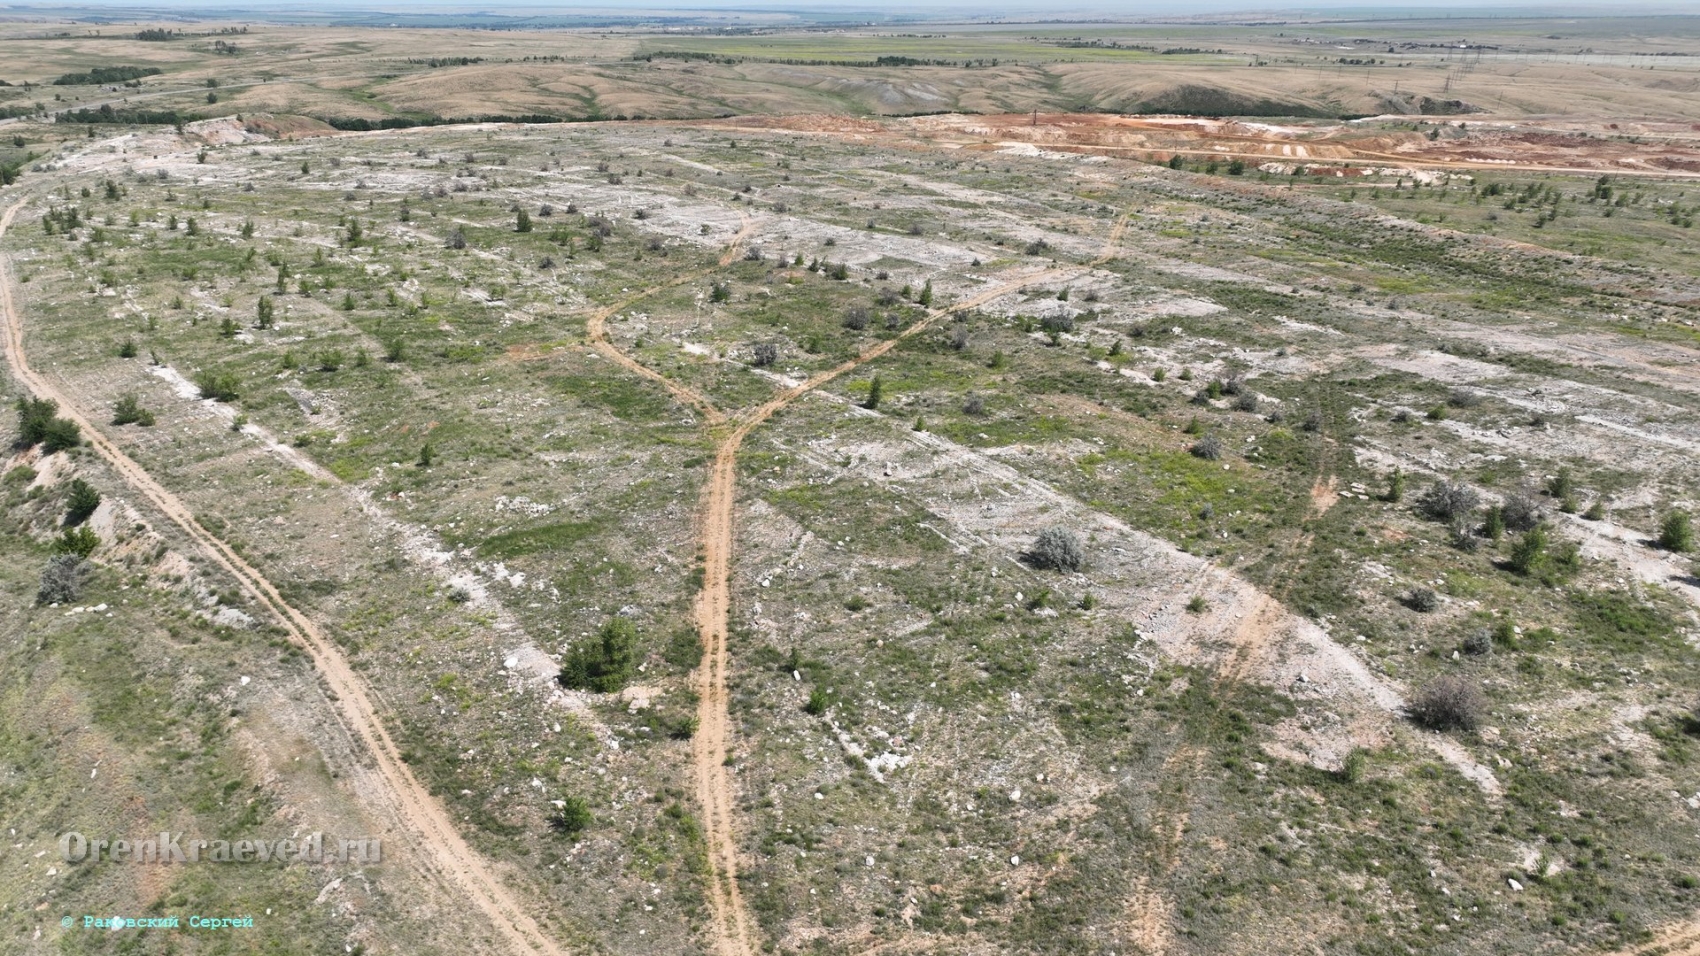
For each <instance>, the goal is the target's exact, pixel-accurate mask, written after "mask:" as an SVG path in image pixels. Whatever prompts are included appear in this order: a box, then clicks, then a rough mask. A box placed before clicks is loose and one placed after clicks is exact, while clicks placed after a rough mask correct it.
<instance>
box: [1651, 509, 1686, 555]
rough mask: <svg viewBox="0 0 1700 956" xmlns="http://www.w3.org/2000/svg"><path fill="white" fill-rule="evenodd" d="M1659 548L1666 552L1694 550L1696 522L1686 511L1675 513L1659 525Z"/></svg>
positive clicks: (1666, 517) (1666, 516)
mask: <svg viewBox="0 0 1700 956" xmlns="http://www.w3.org/2000/svg"><path fill="white" fill-rule="evenodd" d="M1659 547H1661V548H1664V549H1665V550H1666V551H1679V552H1680V551H1692V550H1694V520H1693V518H1691V517H1689V514H1688V512H1686V511H1673V512H1671V513H1670V514H1668V515H1665V520H1664V521H1663V522H1661V523H1660V524H1659Z"/></svg>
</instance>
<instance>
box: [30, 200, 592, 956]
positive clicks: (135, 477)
mask: <svg viewBox="0 0 1700 956" xmlns="http://www.w3.org/2000/svg"><path fill="white" fill-rule="evenodd" d="M28 201H29V200H28V199H21V200H19V201H18V202H15V203H13V204H12V205H11V206H10V207H8V208H7V210H6V212H5V214H4V216H3V217H0V236H3V235H4V234H5V231H6V229H7V228H8V227H9V226H10V225H11V222H12V219H13V217H14V216H15V215H16V214H17V212H18V210H19V209H21V208H22V207H23V206H24V205H25V204H26V203H27V202H28ZM0 336H3V341H4V345H5V350H6V360H7V364H8V367H9V369H10V371H11V374H12V376H13V378H15V379H16V380H17V381H18V383H19V384H20V385H22V386H24V387H25V388H27V389H28V390H29V391H30V392H31V393H33V394H34V395H36V396H37V397H38V398H45V399H50V400H52V401H54V402H57V403H58V405H59V413H60V414H61V415H62V416H63V417H65V418H68V419H70V420H71V421H73V422H75V423H76V424H77V425H78V427H79V428H81V430H82V433H83V434H84V435H85V436H86V438H87V441H88V443H89V445H90V446H91V447H92V448H93V449H94V450H95V452H96V453H97V454H99V455H100V456H101V458H103V459H105V460H106V462H107V463H108V464H109V465H110V466H111V467H112V469H113V471H114V472H115V473H116V474H118V475H119V476H121V477H122V478H123V479H124V481H125V482H126V483H127V484H129V485H130V486H131V487H132V488H134V489H135V490H136V491H137V492H138V493H139V494H140V495H141V496H142V497H144V498H145V499H147V501H148V502H149V503H150V504H151V505H153V507H154V508H156V509H157V510H158V511H159V512H160V513H161V514H163V515H164V516H165V517H166V518H168V519H169V520H170V521H171V522H172V523H173V524H175V525H177V526H178V527H179V528H180V529H182V531H183V533H184V534H185V535H186V536H187V537H188V538H189V539H190V540H191V541H193V542H194V543H195V545H196V546H197V547H198V548H199V549H200V550H201V551H202V553H203V554H204V555H205V556H206V557H207V558H208V559H209V560H210V561H212V562H213V563H214V564H215V565H217V566H218V567H219V568H221V569H223V570H224V571H225V572H227V573H228V574H229V575H230V576H231V577H232V578H233V579H234V580H235V581H236V582H237V584H238V585H239V586H240V587H241V589H242V590H243V592H244V593H246V594H247V595H248V596H249V597H250V598H251V599H252V600H253V601H254V603H255V604H256V605H258V606H261V607H265V608H267V609H268V610H269V611H271V612H272V614H273V615H274V616H275V617H276V619H277V622H278V624H279V625H280V626H282V627H283V628H284V629H285V630H286V631H287V632H288V633H289V635H290V636H291V638H292V639H293V640H294V641H295V642H296V643H297V644H298V645H299V646H300V647H301V648H302V650H304V651H305V652H306V653H307V654H308V655H309V657H310V658H311V659H312V661H313V666H314V668H315V669H316V670H317V671H318V673H319V674H320V675H322V677H323V678H324V681H325V683H326V685H327V686H328V687H329V689H330V691H331V694H332V695H333V697H334V699H335V700H336V702H337V705H338V709H339V711H340V716H341V718H342V721H343V723H344V724H345V725H346V726H347V729H348V730H349V732H350V735H351V736H352V737H353V739H355V740H357V741H358V742H359V744H360V746H361V749H363V750H365V752H366V754H367V755H368V756H369V758H370V764H369V765H362V766H358V767H353V768H350V771H351V773H350V779H351V789H352V790H353V791H354V792H356V793H358V794H360V795H361V796H362V797H363V798H364V799H365V800H366V801H367V802H368V803H369V804H371V805H372V806H373V807H374V809H376V810H377V811H378V812H379V813H380V814H381V815H382V816H384V817H386V818H388V819H390V820H392V821H394V824H395V825H397V826H398V827H400V828H401V829H402V830H404V831H405V832H407V833H408V834H409V836H410V838H411V841H412V842H413V843H414V845H415V846H417V847H418V848H419V849H420V851H421V853H422V856H421V858H420V862H421V864H422V865H423V866H424V868H425V869H426V871H427V873H428V874H429V875H430V876H431V877H433V878H434V879H436V880H439V881H442V882H443V883H446V884H447V885H448V886H449V887H450V888H451V889H452V890H453V891H454V892H455V893H456V894H457V895H458V896H460V897H461V898H462V899H464V900H466V901H468V902H470V903H471V904H472V905H473V906H475V907H476V908H477V909H478V911H479V912H480V913H481V914H482V915H483V916H484V917H485V918H486V919H488V920H489V922H490V924H491V926H492V927H493V929H494V931H495V933H496V934H497V936H498V937H499V938H500V939H501V941H502V948H503V950H504V951H507V952H511V953H541V954H547V956H555V954H561V953H564V952H565V950H563V949H562V948H560V947H559V946H558V945H557V944H556V943H555V941H554V940H553V939H552V938H551V937H550V935H549V934H548V933H547V932H546V931H545V930H544V929H543V928H542V927H541V926H540V925H539V924H538V922H537V921H536V920H535V919H534V918H533V917H532V916H531V915H530V911H529V909H528V908H527V906H526V905H525V904H524V903H522V902H521V900H520V899H519V898H518V897H517V896H516V895H514V894H513V893H512V892H511V891H510V890H509V889H508V887H507V886H506V885H504V883H503V882H502V879H501V877H500V876H499V875H498V873H497V871H496V869H495V868H494V867H493V866H492V865H491V864H490V863H489V862H488V861H486V860H485V859H483V858H482V857H481V856H480V855H479V854H478V853H477V852H475V851H474V850H473V849H472V847H471V846H470V845H469V844H468V843H467V842H466V840H465V839H464V838H463V837H462V836H461V834H460V832H459V831H458V830H457V829H456V828H455V826H454V824H453V822H452V821H451V820H450V819H449V817H448V814H447V813H446V812H445V811H444V809H443V807H442V805H441V804H440V803H439V802H438V801H437V800H436V799H434V798H433V797H432V796H431V795H430V793H429V791H427V790H426V788H425V787H424V786H423V785H422V784H421V783H420V781H419V779H418V778H417V777H416V776H415V775H414V774H413V772H412V771H411V770H410V769H409V768H408V766H407V765H406V764H405V763H404V762H403V761H402V760H401V754H400V750H399V749H398V748H397V747H396V745H395V742H394V741H393V740H392V739H391V737H390V735H389V732H388V731H387V730H386V729H385V727H384V724H383V721H382V719H381V717H380V713H379V709H378V707H377V705H376V704H375V703H374V701H373V698H372V696H371V695H370V694H369V693H368V691H367V688H366V685H365V682H364V681H362V680H361V679H360V677H359V676H358V675H356V674H355V672H354V670H353V668H352V667H350V666H349V663H348V661H347V659H346V658H344V657H343V655H342V653H341V652H340V651H339V650H338V649H337V647H336V645H335V643H334V642H332V641H331V640H329V639H328V638H327V637H326V635H325V634H324V632H323V631H322V630H321V629H320V628H319V627H318V625H317V624H315V623H314V622H313V621H312V620H311V619H310V618H308V617H307V616H305V615H304V614H302V613H301V612H300V611H298V610H296V609H295V608H294V607H293V606H291V605H290V604H289V603H288V602H287V601H285V600H284V599H283V597H282V595H281V594H280V593H279V592H278V589H277V588H276V587H275V586H274V585H273V584H272V583H271V582H270V581H269V580H268V579H267V578H266V577H265V576H264V575H263V574H261V573H260V572H259V571H258V570H256V569H255V568H254V567H253V566H252V565H251V564H249V563H248V562H247V561H245V560H243V559H242V557H241V556H240V555H238V554H237V553H236V552H235V551H234V550H232V549H231V547H230V546H229V545H228V544H226V543H225V542H224V541H223V540H222V539H220V538H219V537H217V536H216V535H214V534H212V533H211V532H209V531H208V530H207V529H206V528H205V527H203V526H202V525H201V524H200V522H199V521H197V520H196V518H195V516H194V515H193V514H192V513H191V512H190V510H189V509H188V507H187V506H185V505H184V504H183V502H182V501H180V500H179V499H178V498H177V497H176V496H175V495H174V494H172V493H171V492H170V491H169V490H167V489H166V488H165V487H164V486H162V485H161V484H159V482H157V481H155V480H154V479H153V478H152V476H150V475H149V474H148V473H147V471H146V470H144V469H143V468H142V467H141V466H140V465H138V464H137V463H136V462H135V461H134V460H133V459H131V458H130V457H129V456H128V455H126V454H125V453H124V452H123V451H122V450H121V449H120V448H119V447H118V446H117V445H116V444H114V443H113V442H112V441H111V440H109V439H108V438H106V436H105V435H103V434H102V433H101V432H100V431H99V429H97V428H95V427H94V425H93V423H92V421H91V420H90V419H89V417H88V416H87V415H85V414H84V413H83V412H82V411H81V410H80V409H79V408H78V406H77V404H76V403H75V402H74V401H72V400H71V396H69V395H67V394H65V393H64V392H63V391H62V390H61V389H60V388H58V387H57V386H56V385H55V384H54V383H53V382H52V381H51V380H50V379H48V378H47V377H45V376H43V375H41V374H39V373H37V372H36V371H35V370H34V369H32V368H31V367H30V365H29V362H28V359H27V357H26V354H25V351H24V334H23V318H22V316H21V314H20V313H19V311H18V309H17V306H16V304H15V299H14V294H13V288H12V280H11V274H10V270H9V269H8V268H7V267H6V264H5V262H4V261H3V260H0Z"/></svg>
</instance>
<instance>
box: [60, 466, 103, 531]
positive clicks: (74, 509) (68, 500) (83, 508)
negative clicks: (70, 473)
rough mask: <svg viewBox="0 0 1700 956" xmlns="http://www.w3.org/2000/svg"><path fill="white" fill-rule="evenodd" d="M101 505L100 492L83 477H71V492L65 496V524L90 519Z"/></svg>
mask: <svg viewBox="0 0 1700 956" xmlns="http://www.w3.org/2000/svg"><path fill="white" fill-rule="evenodd" d="M99 507H100V492H99V491H96V490H95V487H94V485H91V484H89V483H88V482H86V481H84V480H83V479H81V478H73V479H71V492H70V494H68V495H66V496H65V524H66V525H67V526H70V525H79V524H82V523H83V522H85V521H87V520H89V516H90V515H92V514H94V512H95V509H96V508H99Z"/></svg>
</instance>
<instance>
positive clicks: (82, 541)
mask: <svg viewBox="0 0 1700 956" xmlns="http://www.w3.org/2000/svg"><path fill="white" fill-rule="evenodd" d="M98 547H100V536H99V535H96V534H95V533H94V532H93V531H90V530H89V529H88V527H87V526H85V525H77V526H76V527H74V528H66V529H65V530H63V531H61V532H59V537H58V538H55V539H54V541H53V553H54V554H74V555H76V556H77V557H79V558H86V557H88V556H89V555H91V554H93V553H94V549H95V548H98Z"/></svg>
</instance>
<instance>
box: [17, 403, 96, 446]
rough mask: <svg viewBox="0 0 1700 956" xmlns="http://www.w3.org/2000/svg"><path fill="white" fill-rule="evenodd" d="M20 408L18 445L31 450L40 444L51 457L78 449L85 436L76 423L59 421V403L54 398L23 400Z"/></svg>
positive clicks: (18, 404)
mask: <svg viewBox="0 0 1700 956" xmlns="http://www.w3.org/2000/svg"><path fill="white" fill-rule="evenodd" d="M17 409H18V444H19V445H20V446H21V447H24V448H28V447H30V446H32V445H41V446H43V448H44V450H45V451H46V452H47V453H48V454H52V453H53V452H56V451H62V450H64V449H66V448H75V447H76V446H77V445H78V444H79V443H80V442H81V441H82V433H81V431H80V430H79V429H78V428H77V425H76V423H75V422H73V421H70V420H69V419H64V418H59V417H57V414H58V412H59V403H58V402H55V401H54V400H53V399H51V398H20V399H18V403H17Z"/></svg>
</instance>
